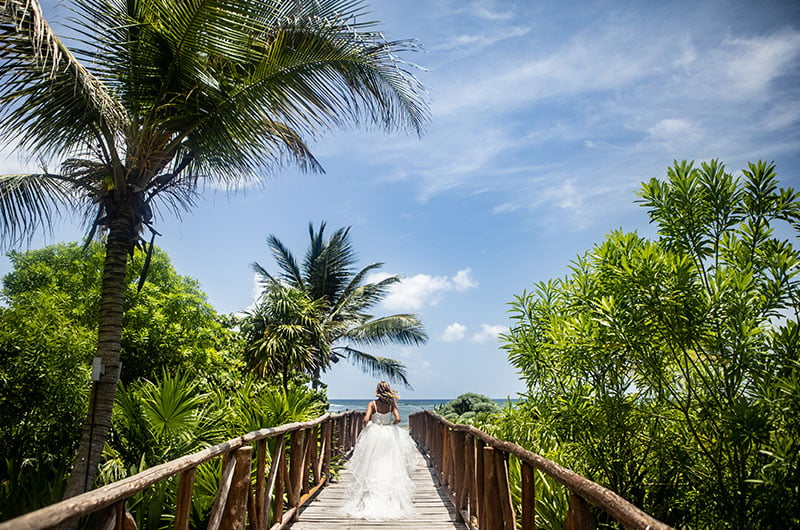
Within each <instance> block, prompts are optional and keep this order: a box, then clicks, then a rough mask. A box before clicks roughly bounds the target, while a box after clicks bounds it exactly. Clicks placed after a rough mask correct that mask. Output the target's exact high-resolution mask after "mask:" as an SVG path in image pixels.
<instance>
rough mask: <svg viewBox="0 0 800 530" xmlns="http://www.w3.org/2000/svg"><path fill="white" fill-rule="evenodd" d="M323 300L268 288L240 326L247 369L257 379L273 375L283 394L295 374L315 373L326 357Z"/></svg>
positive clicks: (291, 289) (289, 289) (293, 290)
mask: <svg viewBox="0 0 800 530" xmlns="http://www.w3.org/2000/svg"><path fill="white" fill-rule="evenodd" d="M323 302H324V301H323V300H312V299H310V298H309V297H308V296H307V295H306V293H305V292H303V291H302V290H300V289H297V288H295V287H291V286H288V285H284V284H281V283H273V284H271V285H269V286H268V288H267V289H266V290H265V292H264V293H263V295H262V297H261V303H260V304H259V305H258V306H257V307H256V309H255V310H254V311H252V312H250V313H248V314H247V315H246V316H245V318H244V319H243V322H242V333H243V335H244V337H245V341H246V342H247V348H246V350H245V355H246V361H247V365H248V367H249V368H250V370H251V371H252V372H253V373H254V374H255V375H256V376H259V377H268V376H273V375H277V376H279V377H280V379H281V384H282V385H283V389H284V392H286V393H288V392H289V380H290V379H291V376H292V375H293V374H294V373H295V372H300V373H316V372H318V371H319V369H320V367H321V365H322V364H324V363H325V362H326V361H327V359H328V358H329V357H330V347H329V346H328V343H327V342H326V341H325V331H324V328H323V318H322V317H323V307H324V306H323Z"/></svg>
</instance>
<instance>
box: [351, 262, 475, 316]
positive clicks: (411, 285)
mask: <svg viewBox="0 0 800 530" xmlns="http://www.w3.org/2000/svg"><path fill="white" fill-rule="evenodd" d="M389 276H391V275H390V274H387V273H383V272H381V273H375V274H371V275H369V276H368V277H367V279H366V281H367V282H378V281H380V280H383V279H385V278H387V277H389ZM477 286H478V282H477V281H475V279H474V278H472V275H471V269H470V268H469V267H466V268H464V269H461V270H460V271H458V272H456V274H455V275H454V276H453V277H452V278H448V277H447V276H431V275H430V274H415V275H414V276H409V277H406V278H403V279H401V280H400V281H399V282H398V283H396V284H394V285H392V286H390V287H389V294H388V295H387V296H386V298H384V299H383V303H382V304H381V305H382V306H383V307H385V308H386V309H388V310H391V311H417V310H419V309H421V308H422V307H424V306H435V305H436V304H438V303H439V300H441V299H442V296H444V294H445V293H447V292H449V291H456V292H463V291H466V290H468V289H473V288H475V287H477Z"/></svg>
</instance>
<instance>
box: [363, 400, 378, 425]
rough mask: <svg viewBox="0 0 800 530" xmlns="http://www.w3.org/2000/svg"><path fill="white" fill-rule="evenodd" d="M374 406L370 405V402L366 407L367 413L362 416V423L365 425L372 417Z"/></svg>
mask: <svg viewBox="0 0 800 530" xmlns="http://www.w3.org/2000/svg"><path fill="white" fill-rule="evenodd" d="M374 406H375V405H374V404H373V403H372V401H370V402H369V404H368V405H367V412H366V413H365V414H364V423H365V424H366V423H369V419H370V418H371V417H372V408H373V407H374Z"/></svg>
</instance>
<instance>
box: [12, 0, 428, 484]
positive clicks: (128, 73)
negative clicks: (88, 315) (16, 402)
mask: <svg viewBox="0 0 800 530" xmlns="http://www.w3.org/2000/svg"><path fill="white" fill-rule="evenodd" d="M73 5H74V8H75V13H74V16H73V17H72V18H71V19H70V20H71V22H70V24H71V30H72V31H73V33H74V34H75V35H77V37H78V39H77V45H76V46H74V47H73V48H68V47H67V46H66V45H65V43H64V42H63V41H62V40H61V39H60V38H59V37H58V36H57V35H56V34H55V33H54V32H53V31H52V29H51V27H50V25H49V24H48V23H47V21H46V20H45V18H44V16H43V14H42V10H41V6H40V5H39V2H38V1H36V0H7V1H4V2H3V4H2V8H0V57H2V59H0V140H2V141H3V142H4V143H7V144H8V145H10V146H12V147H13V148H15V149H16V151H17V152H18V153H20V154H28V155H31V156H35V157H37V158H38V159H40V160H56V166H57V169H55V170H53V171H51V170H48V169H47V168H43V169H42V170H41V171H39V172H36V173H31V174H23V175H4V176H2V177H0V235H1V236H2V241H3V244H4V245H6V244H10V242H15V241H19V240H21V239H24V238H25V237H27V236H28V235H29V234H30V233H31V232H32V231H33V230H35V229H37V228H39V227H45V228H46V227H48V226H50V224H51V222H52V218H53V217H54V216H55V214H56V213H57V212H59V211H62V210H67V211H70V212H73V211H78V212H82V213H83V214H84V215H85V216H86V218H87V220H88V234H89V236H92V235H94V234H95V233H96V232H97V231H98V230H99V231H101V232H103V233H104V235H105V244H106V254H105V263H104V266H103V269H102V270H103V284H102V285H103V287H102V291H101V304H100V308H99V313H98V319H99V320H98V321H99V328H98V329H99V331H98V341H97V356H98V357H100V358H101V359H102V364H103V367H104V371H103V375H102V376H101V379H100V381H99V382H98V383H97V384H96V385H95V389H94V395H95V398H93V399H92V400H91V404H92V405H91V410H90V411H89V414H88V416H87V417H91V418H94V420H93V421H87V422H86V424H85V426H84V433H85V435H86V436H84V437H83V438H82V440H85V441H83V442H82V443H81V446H80V448H79V452H78V455H77V456H76V460H75V472H74V474H73V478H72V479H71V481H70V486H69V487H68V491H67V494H68V495H72V494H75V493H78V492H79V491H81V490H82V489H83V486H82V484H91V483H92V482H93V481H92V480H91V479H92V477H93V476H94V473H95V469H96V464H97V460H96V458H97V455H99V454H100V450H101V449H102V447H103V444H104V442H105V437H106V433H107V430H108V428H109V427H110V418H111V410H112V408H113V403H114V395H115V392H116V386H117V381H118V379H119V376H120V370H121V367H120V362H119V355H120V343H121V336H122V329H123V308H124V291H125V289H124V286H125V282H126V266H127V263H128V261H127V259H128V255H132V254H133V252H134V249H135V248H145V247H146V248H148V249H150V248H152V240H153V238H154V237H155V235H156V234H157V232H156V230H155V228H154V226H153V223H154V220H155V218H156V214H157V213H159V208H160V209H162V210H163V209H166V210H167V211H172V212H175V213H181V212H183V211H184V210H186V209H189V208H190V207H191V206H192V205H193V204H194V201H195V199H196V196H197V194H198V193H199V191H200V189H201V187H202V186H203V185H204V184H209V185H210V184H214V185H217V186H219V185H221V186H223V187H225V186H229V187H231V186H238V185H241V184H242V183H250V182H252V181H254V180H257V179H258V178H259V177H260V176H261V175H263V174H264V173H265V172H268V171H274V170H275V169H277V168H279V167H281V166H283V165H284V164H288V163H291V164H295V165H297V166H299V167H300V168H302V169H305V170H319V169H320V166H319V163H318V162H317V161H316V159H315V158H314V157H313V155H312V154H311V152H310V151H309V149H308V147H307V145H306V140H307V138H309V137H315V136H316V135H317V134H318V133H319V132H321V131H325V130H328V129H330V128H332V127H338V126H340V125H342V124H344V123H347V122H355V123H363V122H366V123H367V124H369V125H377V126H380V127H384V128H385V129H396V128H397V129H410V130H413V131H419V130H420V128H421V126H422V125H423V123H424V121H425V120H426V118H427V110H426V105H425V103H424V101H423V91H422V89H421V87H420V86H419V84H418V83H417V81H416V79H415V78H414V77H413V75H411V74H410V73H409V72H408V71H407V70H406V69H404V68H405V66H404V65H405V64H407V63H401V62H399V61H398V60H397V56H398V54H399V53H401V52H403V51H404V50H407V49H409V45H408V43H407V42H404V41H387V40H386V39H385V38H384V37H383V35H382V34H381V33H380V32H378V31H376V30H375V29H374V24H375V23H374V22H362V20H361V15H362V14H363V11H364V7H363V5H362V4H361V3H360V2H358V1H355V2H353V1H349V0H343V1H337V0H331V1H324V2H297V1H295V0H242V1H237V2H228V1H222V0H211V1H206V2H181V3H175V2H172V1H168V0H132V1H126V2H123V1H120V0H99V1H92V0H75V2H74V4H73ZM146 232H149V234H148V233H146ZM148 236H149V239H150V244H149V245H148V244H147V239H148Z"/></svg>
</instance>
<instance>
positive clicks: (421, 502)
mask: <svg viewBox="0 0 800 530" xmlns="http://www.w3.org/2000/svg"><path fill="white" fill-rule="evenodd" d="M417 458H418V461H417V467H416V469H415V470H414V472H413V473H412V475H411V478H412V480H413V481H414V484H415V485H416V487H417V489H416V491H415V492H414V507H415V508H416V510H417V514H416V517H414V518H413V519H398V520H394V521H365V520H362V519H346V518H343V517H342V516H340V515H339V514H338V511H339V507H340V506H341V505H342V504H343V503H344V499H345V491H346V488H347V484H348V483H349V481H350V478H351V476H352V475H351V474H350V472H349V470H348V469H347V467H345V469H343V470H342V471H341V472H340V474H339V481H338V482H334V483H331V484H329V485H328V486H326V487H325V488H323V490H322V491H321V492H320V493H319V494H318V495H317V497H316V498H315V499H314V500H312V501H311V502H310V503H309V504H308V505H306V507H305V508H304V509H303V511H302V512H300V517H299V518H298V520H297V521H296V522H295V523H294V524H293V525H292V526H291V528H292V529H293V530H321V529H328V528H332V529H338V530H345V529H349V528H360V529H391V528H396V529H399V528H403V529H414V528H424V529H425V530H452V529H466V528H467V527H466V525H464V523H457V522H455V517H456V515H455V513H456V512H455V508H454V507H453V504H452V503H451V502H450V500H449V499H448V498H447V494H446V493H445V492H444V491H443V490H442V487H441V486H440V485H439V480H438V479H437V478H436V475H435V473H436V472H435V471H434V470H433V469H432V468H431V467H429V466H428V463H427V461H426V459H425V458H424V457H423V456H422V454H418V457H417Z"/></svg>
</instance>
